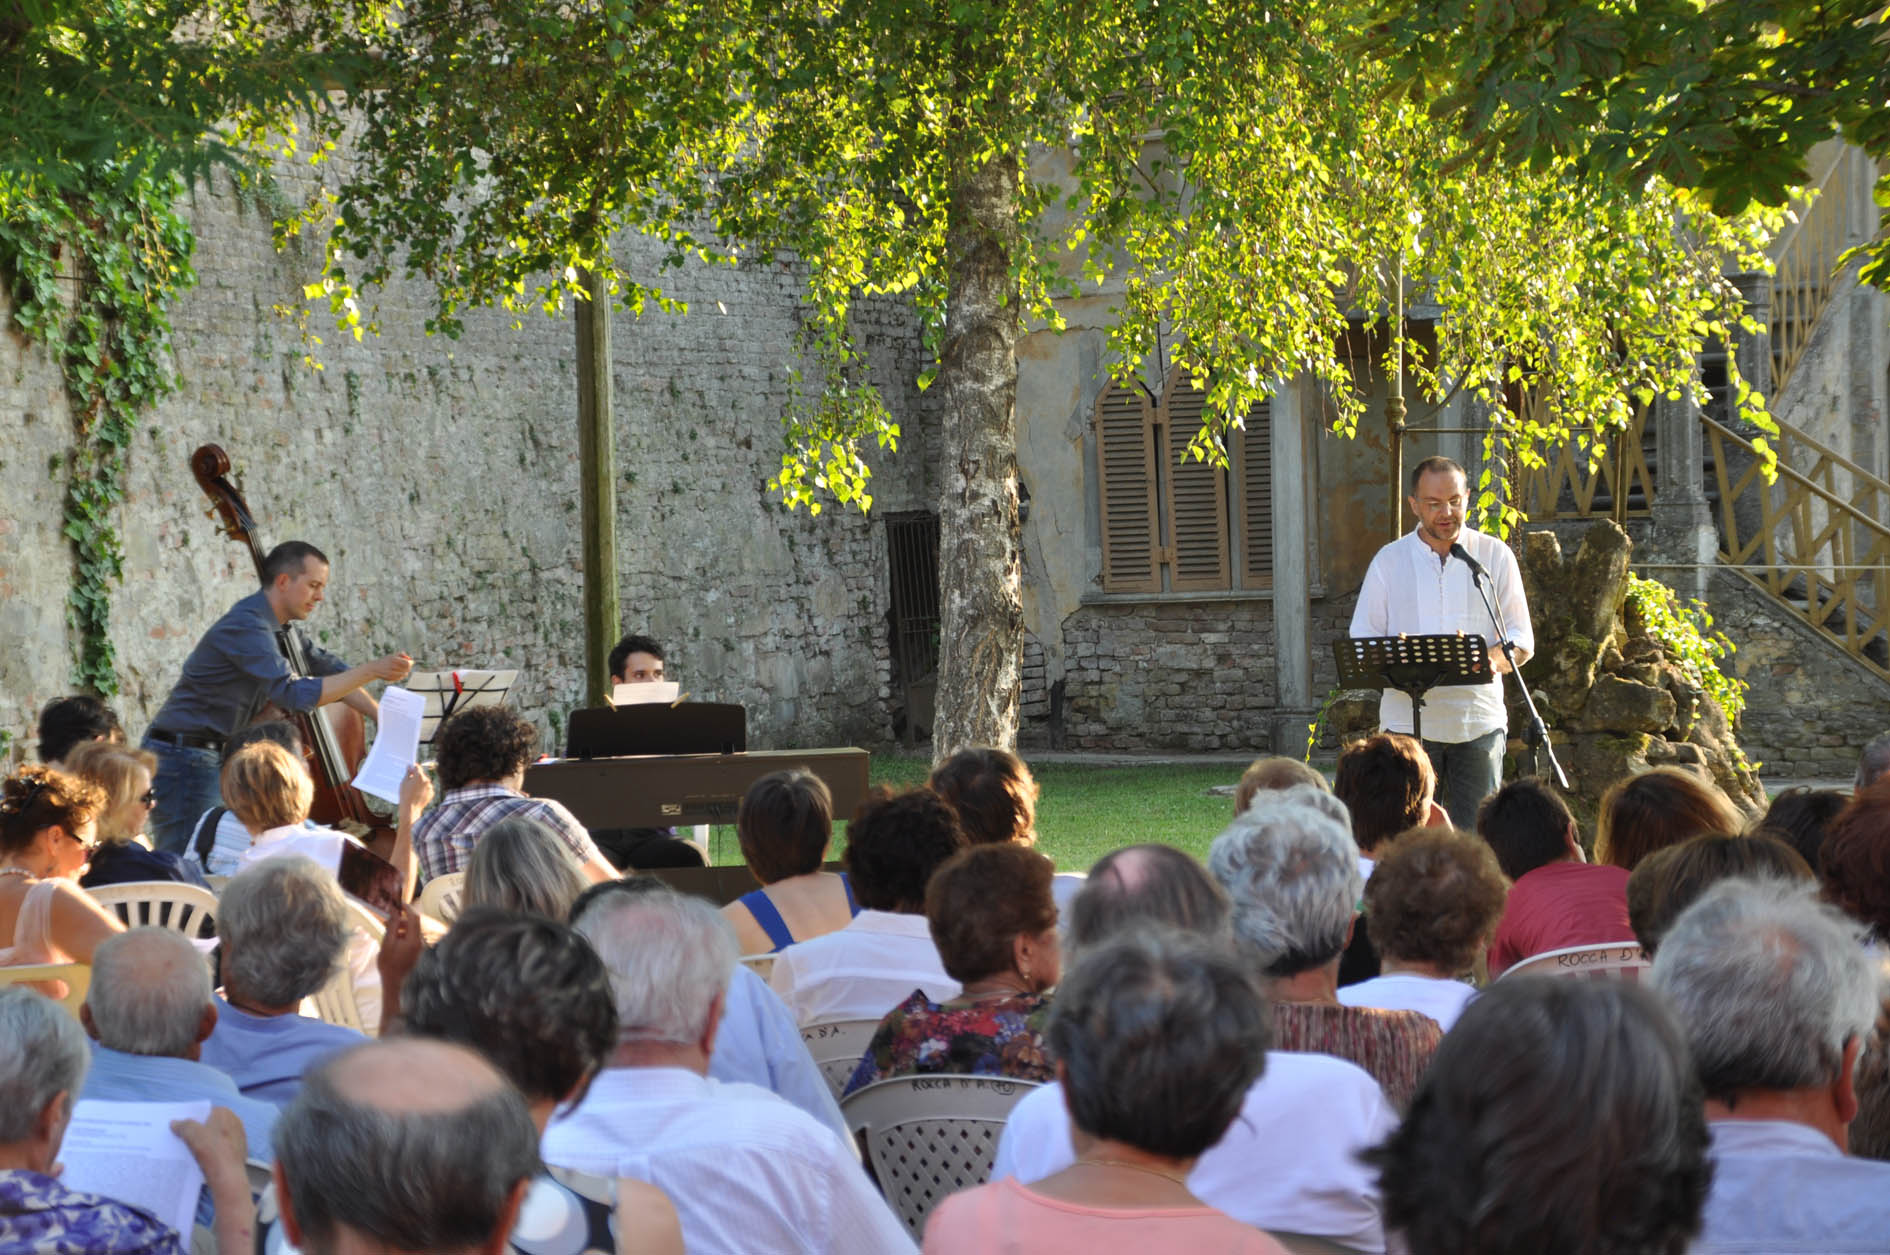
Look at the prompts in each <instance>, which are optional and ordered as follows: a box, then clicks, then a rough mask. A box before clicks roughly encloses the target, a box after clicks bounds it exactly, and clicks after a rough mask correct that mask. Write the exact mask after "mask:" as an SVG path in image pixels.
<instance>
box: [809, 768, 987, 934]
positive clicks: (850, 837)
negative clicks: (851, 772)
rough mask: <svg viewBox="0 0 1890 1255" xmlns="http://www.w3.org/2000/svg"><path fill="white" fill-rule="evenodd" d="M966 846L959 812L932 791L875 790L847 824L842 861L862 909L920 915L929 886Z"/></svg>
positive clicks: (854, 894)
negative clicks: (960, 825)
mask: <svg viewBox="0 0 1890 1255" xmlns="http://www.w3.org/2000/svg"><path fill="white" fill-rule="evenodd" d="M965 845H966V841H965V830H964V829H963V828H961V827H959V824H958V812H956V811H954V810H953V809H952V808H951V806H950V805H949V804H947V803H946V801H945V799H944V798H942V797H940V796H939V795H938V794H936V793H934V792H932V790H930V789H923V788H921V789H909V790H907V791H906V792H904V793H893V792H892V791H890V790H888V789H876V790H874V791H873V792H872V793H871V794H869V795H868V796H867V798H866V800H865V801H863V802H861V803H860V809H859V810H857V811H855V812H854V813H853V822H852V823H850V824H848V825H847V849H846V853H845V854H843V855H842V856H841V858H840V862H841V864H842V865H843V866H844V867H845V868H846V871H847V879H848V881H849V882H850V883H851V884H852V886H853V897H854V900H855V901H857V902H858V903H859V904H860V905H861V906H862V907H864V908H866V909H867V910H869V911H893V912H897V913H899V914H904V915H919V914H922V913H923V912H924V911H925V885H926V882H927V881H929V880H931V879H932V873H933V872H935V871H937V870H938V867H939V864H941V863H943V862H944V861H945V860H946V859H948V858H950V857H951V856H952V855H954V854H956V853H958V851H960V850H962V849H964V848H965Z"/></svg>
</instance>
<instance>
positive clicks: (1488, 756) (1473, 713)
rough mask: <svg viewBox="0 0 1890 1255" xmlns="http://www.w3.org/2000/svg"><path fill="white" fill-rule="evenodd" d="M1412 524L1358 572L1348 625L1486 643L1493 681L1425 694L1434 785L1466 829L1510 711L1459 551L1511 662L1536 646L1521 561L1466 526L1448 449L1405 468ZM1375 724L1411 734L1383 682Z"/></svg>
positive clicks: (1495, 765) (1356, 630)
mask: <svg viewBox="0 0 1890 1255" xmlns="http://www.w3.org/2000/svg"><path fill="white" fill-rule="evenodd" d="M1406 504H1408V505H1409V506H1410V507H1411V513H1412V514H1413V515H1415V516H1416V518H1417V526H1416V527H1415V528H1414V529H1413V530H1411V531H1410V532H1408V533H1406V534H1405V535H1404V536H1402V537H1400V538H1399V539H1397V540H1394V541H1392V542H1391V543H1390V544H1389V545H1386V546H1385V547H1384V548H1383V549H1380V550H1379V551H1378V554H1377V556H1376V557H1374V558H1373V559H1372V564H1371V567H1370V569H1369V570H1367V571H1366V572H1365V584H1364V586H1363V587H1362V588H1360V589H1359V594H1358V606H1357V608H1356V609H1355V610H1353V612H1352V627H1351V632H1350V634H1351V635H1352V636H1355V637H1360V636H1397V635H1399V634H1406V635H1411V636H1431V635H1438V634H1448V633H1453V632H1462V633H1463V634H1464V635H1466V636H1468V635H1477V636H1481V637H1483V639H1484V640H1485V641H1486V642H1488V643H1489V646H1490V669H1491V670H1492V671H1494V672H1495V673H1496V680H1495V682H1494V683H1491V684H1456V685H1445V686H1442V687H1439V688H1434V689H1432V690H1431V691H1430V692H1428V693H1426V694H1425V695H1424V751H1425V753H1427V754H1428V755H1430V759H1431V765H1432V766H1433V767H1434V768H1435V769H1436V771H1437V781H1438V790H1437V791H1438V793H1439V795H1440V796H1441V798H1442V800H1443V803H1444V809H1445V810H1447V811H1449V812H1450V820H1451V822H1452V823H1453V824H1455V825H1456V826H1457V827H1458V828H1461V829H1463V830H1465V831H1466V832H1467V831H1471V830H1472V829H1474V827H1475V825H1476V816H1477V805H1478V803H1480V802H1482V800H1483V799H1484V798H1485V797H1488V796H1489V795H1490V794H1491V793H1494V792H1495V791H1496V789H1497V787H1498V786H1499V785H1500V784H1502V782H1503V748H1504V745H1505V743H1506V742H1507V741H1508V739H1509V717H1508V713H1507V711H1506V710H1505V708H1504V705H1503V682H1502V676H1503V675H1504V674H1506V673H1507V672H1508V671H1509V670H1510V664H1509V660H1508V659H1506V658H1505V657H1504V656H1503V653H1502V650H1501V649H1500V648H1499V642H1500V640H1501V637H1500V634H1499V632H1498V629H1497V625H1496V624H1495V623H1494V622H1493V621H1492V620H1491V617H1490V612H1489V610H1488V608H1487V607H1486V606H1485V605H1484V601H1483V597H1482V596H1481V595H1479V593H1478V590H1477V584H1476V581H1477V579H1478V578H1480V577H1478V576H1476V575H1474V574H1473V573H1472V570H1471V566H1470V564H1469V563H1467V562H1464V561H1463V560H1462V559H1461V558H1459V557H1453V556H1452V550H1453V549H1454V548H1455V547H1457V546H1462V548H1463V551H1464V553H1466V554H1467V555H1468V556H1469V557H1470V558H1471V559H1473V560H1474V561H1475V562H1476V563H1477V564H1478V565H1480V566H1481V567H1482V568H1483V571H1484V572H1485V573H1486V576H1484V577H1481V578H1485V584H1484V589H1483V591H1484V593H1487V594H1488V595H1489V598H1490V600H1491V601H1492V602H1494V603H1495V604H1496V606H1497V608H1498V609H1499V610H1500V611H1501V612H1502V616H1503V620H1504V623H1505V625H1506V626H1507V627H1508V629H1509V640H1510V642H1511V644H1512V645H1514V647H1515V651H1516V664H1517V665H1518V666H1520V665H1522V664H1523V663H1524V662H1526V661H1528V659H1529V656H1530V655H1531V654H1532V653H1534V652H1535V647H1536V638H1535V633H1534V631H1533V630H1532V629H1531V628H1530V626H1529V607H1528V605H1527V604H1526V603H1525V602H1524V600H1523V588H1522V571H1521V570H1520V568H1518V567H1517V565H1516V556H1515V555H1514V554H1512V553H1511V552H1510V551H1509V547H1508V546H1507V545H1505V544H1504V543H1503V542H1502V541H1501V540H1499V539H1497V538H1496V537H1494V536H1488V535H1485V534H1484V533H1482V532H1479V531H1475V530H1473V529H1471V528H1469V527H1466V526H1464V516H1465V513H1466V511H1467V510H1468V509H1469V504H1470V488H1469V480H1468V478H1467V477H1466V476H1465V475H1464V471H1463V467H1461V466H1459V465H1457V464H1456V463H1455V462H1453V461H1451V460H1450V459H1449V458H1446V457H1429V458H1425V459H1424V460H1423V461H1422V462H1419V463H1418V464H1417V466H1416V467H1415V468H1413V469H1412V472H1411V495H1410V497H1409V498H1407V499H1406ZM1378 725H1379V727H1380V728H1381V729H1382V730H1384V731H1386V732H1402V733H1404V734H1405V735H1407V736H1410V735H1412V734H1413V728H1412V719H1411V699H1410V698H1409V697H1407V696H1405V695H1404V694H1403V693H1400V692H1398V691H1397V690H1396V689H1386V690H1385V691H1384V695H1383V697H1381V698H1380V699H1379V704H1378Z"/></svg>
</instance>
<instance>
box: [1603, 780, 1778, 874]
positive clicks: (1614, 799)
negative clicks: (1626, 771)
mask: <svg viewBox="0 0 1890 1255" xmlns="http://www.w3.org/2000/svg"><path fill="white" fill-rule="evenodd" d="M1744 826H1745V816H1743V815H1742V814H1740V812H1739V809H1738V807H1736V806H1734V805H1733V804H1732V801H1731V799H1729V798H1728V797H1727V796H1726V795H1725V794H1724V793H1721V792H1720V791H1719V788H1718V787H1717V786H1716V785H1713V784H1711V783H1710V782H1708V781H1707V780H1706V779H1705V778H1704V777H1702V776H1698V775H1695V774H1694V773H1693V772H1691V771H1687V770H1685V769H1683V768H1680V767H1653V768H1649V769H1648V770H1646V771H1643V772H1641V773H1640V774H1639V775H1634V776H1628V777H1627V778H1625V779H1622V780H1617V781H1615V782H1614V783H1613V784H1611V785H1609V786H1608V791H1607V792H1606V793H1603V794H1602V795H1601V813H1600V816H1599V817H1598V818H1597V819H1596V821H1595V861H1596V862H1598V863H1612V864H1614V865H1615V866H1616V867H1625V868H1626V869H1627V870H1628V871H1633V870H1634V868H1635V865H1636V864H1638V863H1639V862H1640V861H1641V860H1642V859H1644V858H1646V857H1647V856H1648V855H1649V854H1652V853H1653V852H1654V851H1655V850H1658V849H1660V848H1661V847H1663V846H1669V845H1679V844H1680V843H1681V842H1682V841H1685V840H1686V839H1687V838H1688V837H1697V836H1699V835H1700V834H1701V833H1703V832H1737V831H1739V829H1741V828H1742V827H1744Z"/></svg>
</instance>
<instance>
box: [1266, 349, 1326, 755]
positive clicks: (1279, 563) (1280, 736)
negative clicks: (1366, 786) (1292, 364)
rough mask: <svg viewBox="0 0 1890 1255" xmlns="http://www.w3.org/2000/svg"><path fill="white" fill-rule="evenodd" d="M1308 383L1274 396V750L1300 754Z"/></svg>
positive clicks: (1308, 698) (1304, 694)
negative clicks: (1275, 700)
mask: <svg viewBox="0 0 1890 1255" xmlns="http://www.w3.org/2000/svg"><path fill="white" fill-rule="evenodd" d="M1306 387H1307V385H1306V383H1305V382H1304V381H1303V380H1300V379H1293V380H1289V381H1288V382H1287V383H1285V384H1284V385H1282V386H1281V388H1280V389H1279V391H1277V392H1275V393H1274V394H1273V401H1272V407H1271V408H1272V414H1273V423H1272V428H1273V431H1272V439H1273V642H1274V653H1273V663H1274V667H1275V675H1276V685H1277V690H1276V691H1277V692H1278V694H1279V700H1278V703H1277V706H1276V709H1277V711H1278V715H1277V716H1276V718H1275V719H1274V721H1273V749H1274V752H1275V753H1278V754H1295V755H1296V754H1298V753H1300V752H1301V751H1302V750H1303V749H1304V748H1305V744H1306V724H1307V723H1308V722H1309V721H1310V720H1311V718H1312V713H1313V711H1314V710H1315V709H1316V706H1315V705H1314V703H1313V698H1312V545H1311V543H1310V538H1309V537H1308V536H1307V534H1306V532H1307V526H1308V524H1307V519H1308V517H1309V515H1308V513H1307V509H1306V505H1307V485H1308V484H1309V483H1310V482H1311V480H1312V478H1313V468H1312V466H1311V464H1310V459H1308V458H1307V456H1306V409H1307V408H1308V406H1307V398H1306V396H1305V392H1306Z"/></svg>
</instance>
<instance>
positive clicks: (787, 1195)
mask: <svg viewBox="0 0 1890 1255" xmlns="http://www.w3.org/2000/svg"><path fill="white" fill-rule="evenodd" d="M541 1151H542V1153H543V1155H544V1158H545V1162H546V1163H549V1164H552V1165H553V1166H555V1167H559V1168H570V1169H573V1170H575V1171H578V1172H588V1173H591V1174H592V1175H594V1176H603V1177H618V1176H627V1177H635V1178H636V1179H637V1180H639V1181H648V1182H649V1183H650V1184H651V1185H654V1186H656V1187H657V1188H659V1189H661V1190H662V1191H663V1192H664V1193H665V1194H667V1195H669V1200H670V1202H672V1203H674V1204H675V1205H676V1214H677V1215H678V1216H679V1217H680V1218H681V1220H682V1231H683V1243H684V1245H685V1246H686V1247H687V1248H688V1250H689V1255H721V1253H723V1252H727V1255H750V1253H751V1252H757V1251H767V1252H770V1253H771V1255H791V1253H793V1252H804V1253H805V1255H825V1253H826V1252H830V1251H831V1252H833V1253H834V1255H890V1253H893V1252H901V1251H903V1252H911V1251H912V1250H913V1249H914V1248H913V1242H912V1238H911V1236H910V1235H909V1234H908V1233H907V1232H906V1227H905V1225H904V1223H902V1222H901V1221H900V1219H899V1218H898V1217H897V1216H895V1215H893V1213H892V1210H891V1209H890V1208H889V1207H887V1205H886V1202H885V1200H884V1199H882V1198H880V1196H879V1193H878V1191H876V1190H875V1189H874V1188H873V1184H872V1182H871V1181H870V1180H868V1179H867V1176H866V1171H865V1169H863V1168H861V1167H860V1164H859V1161H858V1160H857V1159H856V1158H854V1156H853V1155H851V1154H849V1153H848V1151H847V1148H846V1147H845V1145H844V1144H843V1143H842V1142H841V1140H840V1138H839V1137H838V1136H837V1135H836V1134H835V1133H834V1132H833V1130H831V1129H829V1128H827V1127H826V1126H824V1125H822V1124H821V1123H820V1122H819V1121H817V1120H815V1119H814V1118H813V1117H812V1116H810V1115H808V1114H807V1113H806V1112H804V1111H802V1110H800V1108H798V1107H795V1106H793V1105H792V1104H790V1103H788V1102H785V1101H783V1100H782V1099H779V1098H777V1097H775V1096H774V1095H773V1094H770V1093H769V1092H768V1091H767V1090H765V1089H760V1088H758V1087H756V1086H753V1085H740V1084H736V1085H727V1084H723V1083H722V1082H720V1081H713V1080H710V1079H709V1078H707V1077H704V1076H698V1075H696V1074H695V1073H694V1072H691V1071H688V1070H687V1069H684V1068H606V1069H605V1070H604V1071H602V1072H600V1073H598V1075H597V1079H596V1080H594V1081H593V1082H592V1083H591V1088H590V1092H589V1093H587V1094H586V1095H585V1096H584V1101H583V1103H581V1104H580V1105H579V1106H578V1109H577V1110H576V1111H573V1112H571V1113H570V1114H569V1115H565V1116H561V1117H558V1118H556V1119H554V1120H552V1122H551V1125H550V1127H549V1128H547V1129H546V1130H545V1136H544V1142H543V1145H542V1147H541Z"/></svg>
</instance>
